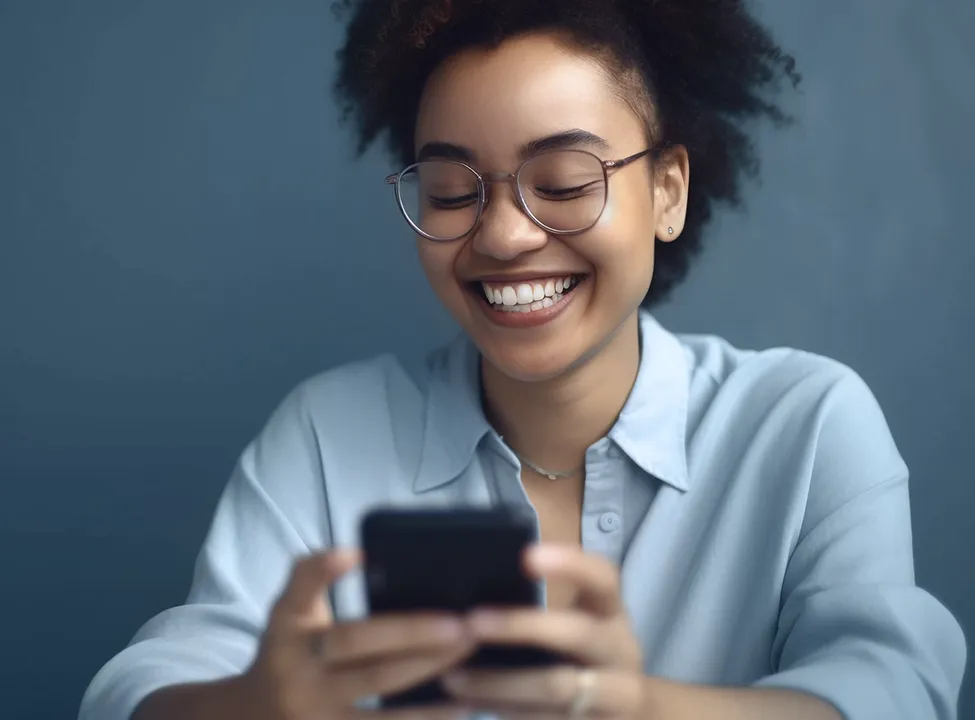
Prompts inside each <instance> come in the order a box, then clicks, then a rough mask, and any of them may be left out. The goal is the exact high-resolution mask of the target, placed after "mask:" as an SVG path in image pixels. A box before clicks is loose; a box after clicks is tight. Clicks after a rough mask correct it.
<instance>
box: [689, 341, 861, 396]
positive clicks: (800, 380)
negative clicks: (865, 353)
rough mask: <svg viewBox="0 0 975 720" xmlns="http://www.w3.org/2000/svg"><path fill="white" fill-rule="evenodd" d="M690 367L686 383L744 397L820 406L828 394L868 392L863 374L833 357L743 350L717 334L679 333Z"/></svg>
mask: <svg viewBox="0 0 975 720" xmlns="http://www.w3.org/2000/svg"><path fill="white" fill-rule="evenodd" d="M678 339H679V340H680V342H681V344H682V345H683V347H684V350H685V352H686V355H687V359H688V366H689V369H690V381H691V383H692V385H693V384H694V383H698V384H703V385H710V386H711V388H712V389H713V390H714V391H716V392H717V391H720V392H722V393H731V394H736V393H740V394H742V396H743V397H742V399H743V400H744V399H751V400H753V401H755V402H758V401H764V402H766V403H773V404H774V403H778V402H782V401H783V400H786V399H789V400H791V401H793V402H795V403H798V404H800V405H801V404H804V403H808V404H812V405H815V404H818V403H819V402H820V401H821V400H822V399H824V398H825V397H827V396H837V395H839V396H851V397H857V398H859V400H861V401H862V400H864V399H866V396H869V397H870V399H871V400H872V399H873V393H872V392H871V391H870V389H869V387H868V386H867V384H866V382H865V381H864V379H863V378H862V377H861V375H860V374H859V373H858V372H857V371H856V370H854V369H853V368H851V367H850V366H849V365H846V364H845V363H843V362H841V361H839V360H836V359H834V358H830V357H827V356H825V355H820V354H817V353H814V352H810V351H807V350H801V349H797V348H793V347H772V348H768V349H764V350H754V349H744V348H740V347H737V346H735V345H733V344H732V343H731V342H729V341H728V340H726V339H725V338H722V337H719V336H717V335H691V334H685V335H678Z"/></svg>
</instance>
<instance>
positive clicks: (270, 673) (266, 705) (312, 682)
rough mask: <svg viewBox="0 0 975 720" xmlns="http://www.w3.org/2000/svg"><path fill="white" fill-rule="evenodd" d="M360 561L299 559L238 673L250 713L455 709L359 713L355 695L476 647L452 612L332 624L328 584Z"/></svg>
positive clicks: (395, 684)
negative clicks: (254, 649) (244, 669)
mask: <svg viewBox="0 0 975 720" xmlns="http://www.w3.org/2000/svg"><path fill="white" fill-rule="evenodd" d="M358 563H359V556H358V553H355V552H352V551H333V552H329V553H324V554H318V555H313V556H309V557H307V558H304V559H302V560H300V561H299V562H298V563H297V564H296V565H295V568H294V571H293V572H292V575H291V579H290V581H289V582H288V586H287V588H286V589H285V590H284V592H283V594H282V595H281V597H280V599H279V600H278V601H277V603H276V604H275V606H274V608H273V609H272V611H271V616H270V620H269V622H268V627H267V630H266V631H265V633H264V638H263V640H262V642H261V646H260V649H259V650H258V653H257V657H256V659H255V661H254V664H253V665H252V666H251V668H250V669H249V670H248V671H247V672H246V673H245V674H244V676H243V677H242V678H241V680H242V682H243V684H244V686H245V687H246V688H247V694H248V696H249V697H250V698H251V699H252V703H253V704H254V706H255V708H254V709H255V710H256V711H257V712H255V716H256V717H261V718H265V717H266V718H269V719H273V720H352V719H353V718H369V717H373V716H374V715H378V716H381V718H382V720H413V719H414V718H416V720H421V718H422V720H448V719H451V720H452V719H453V718H460V717H464V712H463V711H462V709H460V708H456V707H453V708H451V707H436V708H429V707H427V708H416V709H408V710H407V709H402V710H386V711H375V712H371V711H362V710H358V709H357V708H356V707H355V702H356V700H358V699H360V698H363V697H369V696H377V695H387V694H390V693H395V692H399V691H402V690H406V689H408V688H410V687H412V686H414V685H417V684H419V683H421V682H424V681H427V680H430V679H432V678H435V677H437V676H438V675H441V674H444V673H445V672H446V671H449V670H450V669H451V668H453V667H454V666H456V665H457V664H458V663H459V662H460V661H461V660H463V659H464V658H465V657H467V656H468V655H469V654H470V653H471V652H472V651H473V649H474V645H473V642H472V640H471V639H470V638H469V637H468V636H467V635H466V634H465V632H464V625H463V624H462V622H461V619H460V618H458V617H450V616H444V615H431V614H416V613H412V614H409V615H389V616H382V617H375V618H370V619H367V620H363V621H357V622H349V623H335V622H334V621H333V618H332V613H331V611H330V610H329V607H328V603H327V600H326V593H327V591H328V588H329V587H330V586H331V585H332V583H334V582H335V581H336V580H338V579H339V578H340V577H342V576H343V575H345V574H346V573H347V572H349V571H350V570H352V569H353V568H354V567H355V566H356V565H358Z"/></svg>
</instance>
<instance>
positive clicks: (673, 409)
mask: <svg viewBox="0 0 975 720" xmlns="http://www.w3.org/2000/svg"><path fill="white" fill-rule="evenodd" d="M640 347H641V353H640V367H639V370H638V372H637V379H636V383H635V384H634V385H633V390H632V391H631V392H630V396H629V398H628V399H627V401H626V404H625V405H624V406H623V410H622V412H620V415H619V417H618V418H617V420H616V423H615V424H614V425H613V427H612V429H611V430H610V431H609V437H610V439H611V440H612V441H613V442H614V443H616V444H617V445H618V446H619V447H620V449H621V450H622V451H623V452H625V453H626V454H627V455H628V456H629V458H630V459H631V460H632V461H633V462H634V463H636V464H637V466H639V467H640V468H641V469H642V470H643V471H644V472H647V473H649V474H650V475H653V476H654V477H656V478H658V479H659V480H661V481H663V482H665V483H667V484H669V485H672V486H673V487H675V488H677V489H679V490H686V489H687V479H688V473H687V448H686V442H685V432H686V428H687V412H688V394H689V386H690V372H689V369H688V361H687V356H686V354H685V353H684V348H683V347H682V346H681V344H680V342H679V341H678V340H677V338H676V337H674V336H673V335H672V334H671V333H669V332H667V331H666V330H664V329H663V327H661V326H660V324H659V323H657V321H656V320H655V319H654V318H653V317H652V316H651V315H650V313H648V312H646V311H642V310H641V311H640ZM428 371H429V375H428V378H429V385H428V387H427V404H426V418H425V422H424V433H423V453H422V456H421V459H420V466H419V468H418V471H417V475H416V478H415V479H414V482H413V490H414V492H424V491H427V490H432V489H433V488H436V487H440V486H442V485H445V484H447V483H449V482H451V481H452V480H454V479H456V478H457V477H459V476H460V475H461V473H463V472H464V470H466V469H467V467H468V466H469V465H470V462H471V459H472V458H473V456H474V453H475V451H476V450H477V447H478V445H479V444H480V443H481V441H482V440H483V439H484V437H485V436H486V435H488V434H489V433H491V432H492V430H491V426H490V424H489V423H488V421H487V418H486V417H485V416H484V411H483V407H482V405H481V389H480V388H481V379H480V354H479V353H478V351H477V348H476V347H475V346H474V344H473V343H472V342H471V341H470V340H469V339H468V338H467V337H466V336H460V337H458V338H457V339H456V340H454V341H453V342H452V343H450V344H449V345H447V347H445V348H443V349H441V350H440V351H438V352H437V353H435V354H434V355H433V356H432V357H431V359H430V362H429V365H428Z"/></svg>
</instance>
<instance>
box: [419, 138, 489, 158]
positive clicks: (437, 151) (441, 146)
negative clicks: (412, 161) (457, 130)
mask: <svg viewBox="0 0 975 720" xmlns="http://www.w3.org/2000/svg"><path fill="white" fill-rule="evenodd" d="M432 158H435V159H437V160H460V161H461V162H467V163H471V162H474V160H475V158H476V156H475V154H474V151H473V150H469V149H468V148H465V147H463V146H462V145H454V144H453V143H448V142H428V143H426V144H425V145H424V146H423V147H422V148H420V152H418V153H417V154H416V161H417V162H422V161H423V160H430V159H432Z"/></svg>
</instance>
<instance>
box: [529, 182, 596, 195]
mask: <svg viewBox="0 0 975 720" xmlns="http://www.w3.org/2000/svg"><path fill="white" fill-rule="evenodd" d="M601 184H602V180H594V181H592V182H588V183H584V184H582V185H572V186H568V187H566V186H565V185H560V186H557V187H546V186H544V185H536V186H535V189H534V193H535V195H537V196H538V197H542V198H548V199H552V200H573V199H575V198H577V197H581V196H583V195H585V194H587V193H589V192H592V191H593V190H595V189H597V187H598V186H599V185H601Z"/></svg>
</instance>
